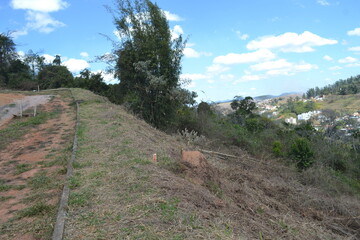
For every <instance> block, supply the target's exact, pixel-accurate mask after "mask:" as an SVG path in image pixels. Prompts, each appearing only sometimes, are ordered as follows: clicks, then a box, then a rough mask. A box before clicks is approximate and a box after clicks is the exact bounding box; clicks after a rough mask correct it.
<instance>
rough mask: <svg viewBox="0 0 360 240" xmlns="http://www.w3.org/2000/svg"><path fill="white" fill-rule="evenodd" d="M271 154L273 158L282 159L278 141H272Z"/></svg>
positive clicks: (282, 154)
mask: <svg viewBox="0 0 360 240" xmlns="http://www.w3.org/2000/svg"><path fill="white" fill-rule="evenodd" d="M272 152H273V154H274V155H275V157H283V156H284V152H283V146H282V144H281V142H280V141H274V142H273V145H272Z"/></svg>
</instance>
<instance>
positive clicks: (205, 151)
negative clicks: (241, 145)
mask: <svg viewBox="0 0 360 240" xmlns="http://www.w3.org/2000/svg"><path fill="white" fill-rule="evenodd" d="M200 152H203V153H209V154H216V155H220V156H224V157H231V158H239V157H238V156H234V155H229V154H225V153H220V152H213V151H207V150H203V149H200Z"/></svg>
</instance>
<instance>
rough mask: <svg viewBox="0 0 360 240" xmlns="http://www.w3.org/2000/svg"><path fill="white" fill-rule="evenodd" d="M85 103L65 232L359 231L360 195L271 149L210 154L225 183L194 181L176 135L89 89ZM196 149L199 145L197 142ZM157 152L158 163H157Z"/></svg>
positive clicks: (251, 235)
mask: <svg viewBox="0 0 360 240" xmlns="http://www.w3.org/2000/svg"><path fill="white" fill-rule="evenodd" d="M73 93H74V95H75V97H76V99H77V100H83V102H82V103H81V105H80V122H81V123H80V129H79V151H78V155H77V160H76V163H75V175H74V177H73V178H72V179H71V187H72V190H71V194H70V200H69V201H70V206H69V218H68V220H67V222H66V228H65V239H356V238H358V237H359V232H358V231H359V230H358V226H359V225H357V224H358V221H359V220H358V219H357V218H356V217H357V216H359V213H360V206H359V205H358V200H359V199H358V198H356V197H348V196H347V197H346V196H342V197H339V196H328V195H327V194H326V193H325V192H323V191H321V190H319V189H315V188H312V187H308V186H304V185H302V184H301V183H300V180H301V178H300V176H299V174H298V173H297V172H296V171H295V170H294V169H292V168H291V167H286V166H283V165H282V164H280V163H277V162H276V161H274V160H273V159H269V158H267V157H266V156H264V157H262V158H261V159H254V158H252V157H251V156H249V155H247V154H246V153H245V152H243V151H242V150H241V149H236V148H234V149H232V148H227V147H224V146H211V145H208V146H206V145H203V146H201V147H202V148H208V149H211V150H219V151H223V152H225V153H228V154H233V155H237V156H239V158H238V159H222V158H219V156H215V155H207V159H208V161H209V163H210V164H211V166H212V168H214V169H216V170H217V172H218V174H219V176H220V182H216V181H213V182H212V181H211V179H210V180H209V179H207V180H206V181H207V182H206V184H204V186H201V185H198V184H195V183H193V181H192V179H191V178H187V177H186V176H185V175H184V169H183V166H181V164H179V158H180V150H181V148H184V149H186V148H188V149H189V148H192V147H189V146H186V144H185V142H183V141H182V140H181V139H180V138H179V137H172V136H168V135H166V134H164V133H162V132H160V131H158V130H156V129H154V128H152V127H150V126H149V125H147V124H146V123H144V122H143V121H141V120H139V119H137V118H135V117H134V116H132V115H130V114H128V113H126V111H124V109H123V108H122V107H120V106H116V105H113V104H110V103H108V102H106V101H105V100H104V99H103V98H101V97H99V96H96V95H94V94H92V93H90V92H88V91H85V90H79V89H75V90H73ZM193 148H195V147H194V146H193ZM154 153H157V156H158V163H157V164H154V163H152V162H151V159H152V155H153V154H154Z"/></svg>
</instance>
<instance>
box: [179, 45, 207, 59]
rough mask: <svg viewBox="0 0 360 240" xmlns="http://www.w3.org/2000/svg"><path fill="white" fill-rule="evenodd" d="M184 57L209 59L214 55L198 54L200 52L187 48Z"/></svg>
mask: <svg viewBox="0 0 360 240" xmlns="http://www.w3.org/2000/svg"><path fill="white" fill-rule="evenodd" d="M184 55H185V57H187V58H199V57H201V56H206V57H209V56H211V55H212V53H208V52H198V51H196V50H195V49H193V48H189V47H186V48H184Z"/></svg>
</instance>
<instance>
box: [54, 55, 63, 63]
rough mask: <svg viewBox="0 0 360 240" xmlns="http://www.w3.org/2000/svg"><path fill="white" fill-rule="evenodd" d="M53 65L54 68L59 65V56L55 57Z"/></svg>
mask: <svg viewBox="0 0 360 240" xmlns="http://www.w3.org/2000/svg"><path fill="white" fill-rule="evenodd" d="M53 65H55V66H60V65H61V57H60V56H59V55H56V56H55V59H54V60H53Z"/></svg>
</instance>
